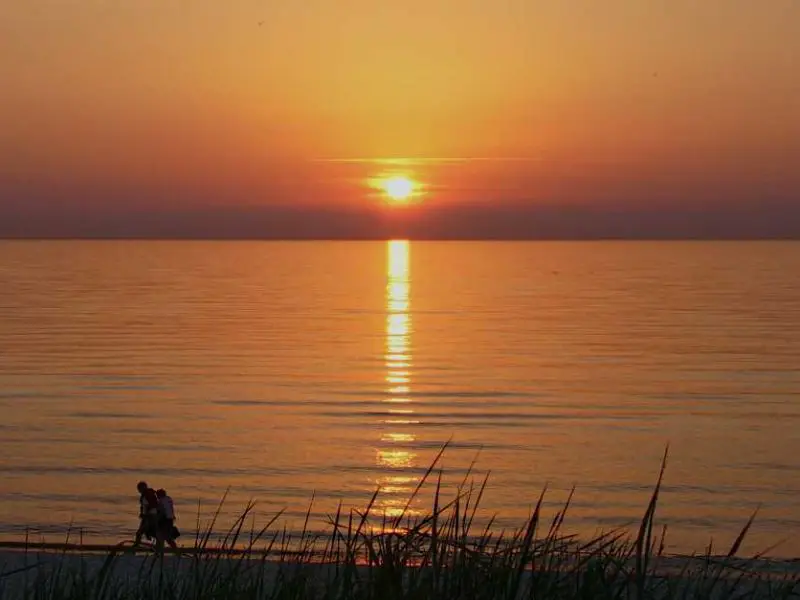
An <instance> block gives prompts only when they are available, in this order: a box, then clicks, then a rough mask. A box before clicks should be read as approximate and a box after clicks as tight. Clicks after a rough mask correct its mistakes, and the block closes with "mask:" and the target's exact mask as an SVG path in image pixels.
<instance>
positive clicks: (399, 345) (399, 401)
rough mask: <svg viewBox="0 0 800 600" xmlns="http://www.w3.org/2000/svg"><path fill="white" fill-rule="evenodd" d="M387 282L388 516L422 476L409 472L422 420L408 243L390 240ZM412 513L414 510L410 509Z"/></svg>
mask: <svg viewBox="0 0 800 600" xmlns="http://www.w3.org/2000/svg"><path fill="white" fill-rule="evenodd" d="M386 251H387V280H388V281H387V284H386V354H385V365H386V377H385V380H386V393H385V396H384V398H383V402H384V404H385V405H386V416H385V418H384V419H383V425H384V427H385V430H384V433H383V434H382V436H381V440H380V446H379V447H378V449H377V464H378V466H379V467H380V468H382V469H386V470H387V471H388V472H387V473H386V474H385V475H383V476H382V477H381V478H380V479H379V481H378V484H379V485H380V487H381V495H380V496H379V508H380V510H381V511H382V512H385V514H386V515H387V516H388V517H396V516H399V515H400V514H402V513H403V509H404V508H405V505H406V503H407V501H408V498H409V496H410V495H411V494H412V492H413V490H414V486H415V485H416V483H417V481H418V478H417V477H415V476H413V475H411V474H409V473H408V472H407V471H408V470H409V469H413V468H414V467H415V466H416V458H417V454H416V452H414V451H413V450H412V449H411V447H412V444H413V443H414V442H415V441H416V434H415V433H414V431H413V430H412V429H411V427H412V426H413V425H415V424H417V423H418V422H419V421H417V420H415V419H414V418H413V415H414V407H413V403H412V401H411V397H410V394H411V373H412V361H411V343H410V342H411V339H410V338H411V302H410V287H411V284H410V282H411V276H410V275H411V273H410V267H409V254H410V253H409V242H408V241H406V240H392V241H390V242H387V246H386ZM406 514H407V515H408V516H412V515H413V514H414V512H413V510H412V509H409V510H408V511H406Z"/></svg>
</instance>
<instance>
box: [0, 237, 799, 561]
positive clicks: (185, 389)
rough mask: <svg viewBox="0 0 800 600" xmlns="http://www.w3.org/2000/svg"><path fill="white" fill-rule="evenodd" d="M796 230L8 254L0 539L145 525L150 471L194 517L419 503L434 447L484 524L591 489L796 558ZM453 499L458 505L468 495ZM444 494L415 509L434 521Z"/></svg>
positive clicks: (577, 518)
mask: <svg viewBox="0 0 800 600" xmlns="http://www.w3.org/2000/svg"><path fill="white" fill-rule="evenodd" d="M799 281H800V243H744V244H737V243H666V244H664V243H581V244H579V243H513V244H512V243H509V244H499V243H416V242H412V243H411V244H405V243H402V242H401V243H397V242H394V243H388V244H387V243H179V242H174V243H161V242H158V243H156V242H21V243H15V242H0V410H2V414H3V419H2V421H0V539H21V538H22V536H23V535H24V533H23V532H24V530H25V528H26V526H27V527H31V528H36V529H37V530H38V531H40V532H43V534H44V535H45V536H46V537H47V538H48V539H53V538H56V537H60V536H61V535H62V532H63V531H64V530H65V529H66V527H67V526H68V525H69V524H70V523H73V525H74V526H75V527H80V528H83V530H84V531H85V535H87V536H90V537H92V538H94V539H95V540H97V541H99V540H114V541H117V540H121V539H125V538H129V537H130V535H131V532H132V530H133V529H135V527H136V514H135V511H136V493H135V490H134V486H135V484H136V481H137V480H138V479H140V478H146V479H147V480H148V482H150V483H151V484H153V485H155V486H159V487H166V488H167V489H168V490H169V491H170V493H171V494H172V496H173V497H174V499H175V501H176V503H178V508H179V512H180V514H181V515H182V516H183V520H182V526H183V528H184V529H185V530H186V531H187V532H190V531H192V530H193V529H194V523H195V515H196V512H197V503H198V500H199V501H200V502H201V505H200V510H201V511H202V512H203V514H204V515H205V514H207V513H210V512H211V510H212V509H213V506H214V504H215V502H216V501H217V500H219V498H220V497H221V496H222V494H223V493H224V492H225V490H226V488H227V487H228V486H230V488H231V491H230V496H229V498H230V503H231V505H230V506H231V510H233V509H234V508H241V507H242V506H243V504H244V503H245V502H246V501H247V500H249V499H251V498H255V499H257V500H258V501H259V510H260V514H261V515H262V517H261V518H266V516H267V515H270V514H272V513H274V512H275V511H277V510H279V509H281V508H288V512H287V517H286V519H287V523H288V525H289V526H290V527H296V528H300V527H301V526H302V521H303V515H304V513H305V510H306V509H307V507H308V503H309V501H310V500H311V496H312V492H313V493H315V495H316V498H315V501H314V505H313V512H314V515H315V523H316V524H318V525H319V524H320V523H321V522H322V518H323V516H324V515H325V514H327V513H329V512H333V511H334V510H335V506H336V504H337V503H338V502H339V501H340V500H341V501H343V502H344V504H345V506H356V507H361V506H363V505H364V504H365V503H366V501H367V499H368V498H369V496H370V495H371V493H372V492H373V490H374V489H375V488H376V486H378V485H380V486H382V488H383V490H384V492H383V493H382V495H381V496H380V497H379V505H380V509H381V510H386V511H388V512H390V513H391V512H392V511H396V510H397V509H398V506H401V505H402V504H404V503H405V500H406V498H407V497H408V494H409V492H410V490H411V489H412V488H413V487H414V486H415V485H416V482H417V481H418V479H419V477H420V475H421V474H422V473H423V472H424V470H425V467H426V466H427V464H428V463H429V461H430V460H431V459H432V457H433V456H434V455H435V453H436V451H437V449H438V447H439V446H440V445H441V444H442V443H443V442H445V441H446V440H448V439H450V438H452V440H453V442H452V446H451V449H450V450H449V451H448V452H447V453H446V454H445V458H444V466H445V469H446V472H447V473H449V479H448V481H451V482H452V481H457V480H460V479H461V478H462V477H463V476H464V472H465V468H466V467H467V466H468V465H469V463H470V462H472V460H473V459H474V458H475V457H476V455H477V456H478V459H477V460H478V462H477V469H476V472H477V474H478V475H482V474H483V473H485V472H486V471H487V470H491V478H490V488H489V491H488V492H487V494H486V496H485V498H484V508H485V509H486V512H485V516H487V517H488V516H490V515H491V514H492V513H495V512H496V513H498V515H499V517H500V518H499V523H500V524H501V525H504V526H515V525H518V524H520V523H521V522H522V520H523V519H524V517H525V516H526V514H527V513H528V511H529V510H530V508H531V506H532V505H533V504H534V503H535V501H536V498H537V496H538V494H539V493H540V491H541V490H542V488H543V486H545V484H547V485H548V486H549V490H550V492H549V495H548V498H549V499H550V503H549V504H548V506H549V507H550V508H549V510H553V509H554V507H555V506H556V505H557V503H558V502H561V501H563V500H564V499H565V497H566V495H567V493H568V491H569V489H570V488H571V487H572V486H573V485H576V486H577V490H576V495H575V500H574V503H573V506H572V509H571V510H572V513H571V517H569V518H568V519H567V524H568V526H569V528H570V529H571V530H573V531H577V532H580V533H587V534H588V533H593V532H595V531H596V530H597V529H598V528H610V527H612V526H617V525H622V524H626V523H629V522H631V521H633V520H635V519H637V518H639V517H640V515H641V514H642V512H643V511H644V509H645V507H646V503H647V499H648V496H649V493H650V490H651V487H652V485H653V483H654V481H655V479H656V476H657V474H658V466H659V461H660V458H661V455H662V453H663V451H664V447H665V445H666V444H667V443H668V442H669V443H670V444H671V448H670V461H669V465H668V468H667V472H666V480H665V483H666V486H665V492H664V494H663V499H662V505H661V512H660V516H661V519H662V522H666V523H667V524H668V525H669V528H670V534H669V536H670V538H671V542H672V545H671V549H672V550H675V551H680V550H686V549H698V550H701V549H702V548H703V546H705V545H706V544H707V543H708V541H709V539H710V538H711V537H712V536H713V537H714V540H715V544H717V543H718V544H720V545H729V544H730V543H731V542H732V540H733V539H734V538H735V536H736V533H737V532H738V528H740V527H741V526H742V525H743V524H744V522H745V521H746V519H747V517H748V516H749V513H750V512H751V511H752V510H753V509H754V508H755V507H756V506H757V505H758V504H761V505H762V508H761V512H760V517H759V519H758V520H757V522H756V524H757V525H756V528H755V531H754V534H753V536H752V537H751V538H750V539H751V544H750V545H749V546H748V547H747V548H746V550H753V551H755V550H762V549H764V548H765V547H766V546H768V545H770V544H771V543H773V542H776V541H779V540H781V539H783V538H784V537H790V538H791V539H790V540H789V541H788V542H787V543H786V544H784V545H783V546H781V547H780V548H779V549H778V550H777V551H776V552H774V553H773V554H782V555H800V512H799V508H800V507H799V506H798V498H800V396H799V395H798V392H800V372H799V371H798V364H800V363H799V362H798V361H799V360H800V284H799V283H798V282H799ZM448 493H449V492H448ZM428 497H429V496H428V494H427V492H426V494H425V495H424V497H423V498H422V499H421V501H420V502H419V503H417V504H415V505H414V507H413V508H414V509H415V510H423V509H424V508H425V505H426V501H427V499H428Z"/></svg>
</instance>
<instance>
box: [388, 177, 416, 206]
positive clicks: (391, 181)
mask: <svg viewBox="0 0 800 600" xmlns="http://www.w3.org/2000/svg"><path fill="white" fill-rule="evenodd" d="M382 187H383V191H384V192H386V195H387V196H388V197H389V198H390V199H391V200H393V201H394V202H407V201H408V200H409V199H410V198H411V196H412V195H413V194H414V182H413V181H411V180H410V179H409V178H408V177H402V176H395V177H389V178H388V179H385V180H383V182H382Z"/></svg>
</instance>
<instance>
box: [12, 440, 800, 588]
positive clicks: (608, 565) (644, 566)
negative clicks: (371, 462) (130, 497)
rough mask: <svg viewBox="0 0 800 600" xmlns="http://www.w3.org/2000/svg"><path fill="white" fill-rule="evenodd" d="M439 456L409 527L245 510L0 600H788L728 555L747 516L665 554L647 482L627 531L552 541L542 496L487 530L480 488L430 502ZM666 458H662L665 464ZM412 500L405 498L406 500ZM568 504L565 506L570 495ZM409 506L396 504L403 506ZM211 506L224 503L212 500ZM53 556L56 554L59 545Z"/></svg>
mask: <svg viewBox="0 0 800 600" xmlns="http://www.w3.org/2000/svg"><path fill="white" fill-rule="evenodd" d="M440 457H441V452H440V454H439V455H438V456H437V458H436V460H435V461H434V462H433V464H432V466H431V467H430V469H429V470H428V473H427V474H426V476H425V477H424V478H423V480H422V481H421V482H420V484H419V487H418V488H417V492H419V490H420V489H421V488H422V485H423V483H424V482H425V481H426V480H428V481H429V482H430V483H431V484H435V485H436V492H435V494H434V499H433V506H432V507H431V508H430V510H429V512H428V514H427V515H426V516H423V517H418V518H415V519H411V518H409V517H407V516H406V514H400V515H399V516H398V517H395V518H391V519H390V518H387V517H385V516H381V517H377V516H376V515H375V514H374V511H373V507H374V505H375V500H376V498H377V495H378V492H376V494H375V495H374V496H373V497H372V499H371V501H370V502H369V503H368V505H367V507H366V508H365V509H364V511H363V512H360V511H351V512H349V513H344V512H343V511H342V510H341V509H340V510H339V511H338V512H337V514H335V515H331V517H330V519H329V523H328V527H327V533H326V534H325V535H320V534H312V533H310V532H309V530H308V529H307V527H308V518H307V519H306V524H305V527H304V531H303V532H302V533H301V534H299V535H296V536H291V535H290V534H289V533H287V532H286V531H285V530H282V529H280V528H279V527H277V526H276V524H277V521H278V518H279V517H280V515H277V516H276V517H275V518H273V519H272V520H271V521H270V523H268V525H267V526H266V527H264V528H263V529H261V530H260V531H253V530H248V529H247V528H246V525H245V524H246V523H247V522H248V521H249V517H250V516H251V515H252V511H253V506H252V505H250V506H247V507H246V508H245V509H244V510H243V511H242V513H241V515H240V516H239V518H238V519H237V520H236V522H235V523H234V525H233V526H232V527H231V528H230V529H229V530H228V531H227V532H226V534H225V535H224V536H222V541H221V542H219V543H215V544H214V546H213V547H212V545H211V540H213V539H215V536H214V529H215V527H216V522H217V516H218V515H219V509H218V512H217V516H215V518H214V519H212V521H211V523H210V524H209V525H208V526H207V527H205V528H203V530H202V531H201V532H200V533H198V535H197V537H196V539H195V542H194V546H193V547H192V548H191V549H187V550H183V551H182V552H181V553H180V554H170V553H167V554H166V555H164V556H158V555H155V554H153V553H145V554H144V555H142V554H141V553H133V552H132V550H131V549H130V547H129V546H126V545H123V544H121V545H120V546H118V547H114V548H111V549H109V550H107V552H106V554H104V555H94V556H88V555H80V554H76V553H75V552H74V551H73V550H69V551H67V550H64V551H62V552H61V553H58V554H46V555H45V554H43V555H36V554H32V553H28V554H24V553H22V552H16V553H6V557H9V556H11V555H12V554H13V555H14V560H12V561H9V560H6V562H7V563H10V564H7V565H6V566H3V565H2V560H3V559H2V558H0V597H1V598H30V599H36V600H39V599H41V600H45V599H51V600H73V599H75V600H77V599H98V600H99V599H109V600H111V599H140V598H141V599H152V600H190V599H191V600H207V599H208V600H211V599H228V598H230V599H234V598H235V599H249V598H274V599H290V598H291V599H331V600H333V599H336V600H368V599H369V600H372V599H374V600H395V599H396V600H401V599H403V600H405V599H428V598H430V599H442V600H449V599H476V600H477V599H487V600H488V599H495V598H497V599H509V600H512V599H513V600H516V599H521V598H536V599H549V598H553V599H565V600H566V599H576V600H577V599H594V598H598V599H603V598H606V599H646V598H653V599H667V598H709V599H711V598H715V599H733V598H776V599H777V598H798V597H800V573H798V572H795V570H794V569H792V568H791V566H792V565H791V563H790V562H770V561H766V560H764V559H763V558H762V557H761V556H755V557H751V558H749V559H744V558H741V557H740V556H738V551H739V548H740V547H741V544H742V541H743V539H744V537H745V535H746V534H747V532H748V530H749V528H750V526H751V524H752V522H753V518H752V517H751V519H750V520H749V521H748V522H747V523H746V524H745V526H744V528H743V529H742V531H741V532H740V534H739V536H738V537H737V539H736V541H735V542H734V544H733V545H732V547H731V548H729V549H727V551H726V552H724V553H723V554H715V553H712V549H711V548H709V549H708V550H707V552H706V553H705V554H703V555H699V556H693V557H671V556H667V555H665V553H664V536H665V533H666V530H665V529H662V530H660V531H656V530H655V527H654V523H655V513H656V506H657V502H658V497H659V490H660V487H661V475H663V472H664V465H665V463H666V460H665V461H664V463H662V467H661V475H660V476H659V478H658V482H657V483H656V486H655V488H654V491H653V494H652V496H651V499H650V502H649V504H648V506H647V507H646V509H645V511H644V516H643V517H642V520H641V523H640V525H639V527H638V531H635V532H633V533H628V532H624V531H611V532H608V533H605V534H603V535H599V536H597V537H595V538H594V539H588V540H579V539H577V538H575V537H573V536H570V535H567V534H565V533H563V525H564V520H565V517H566V514H567V510H568V508H569V504H570V500H569V499H568V500H567V501H566V503H565V504H564V506H563V508H562V509H561V510H560V511H558V512H557V514H556V515H555V517H554V518H553V519H552V520H548V521H547V522H545V521H544V520H543V518H542V516H541V507H542V500H543V498H544V493H542V496H541V497H540V498H539V501H538V503H537V505H536V508H535V509H534V510H533V511H532V514H531V515H530V517H529V519H528V520H527V521H526V522H525V523H523V524H522V525H521V527H520V528H519V529H517V530H515V531H511V532H508V531H506V532H497V531H495V529H494V528H493V527H492V526H491V523H490V524H489V525H488V526H486V527H482V528H480V529H479V530H476V529H477V528H476V527H475V526H474V525H473V523H474V522H475V515H476V512H477V510H478V507H479V505H480V502H481V497H482V496H483V493H484V490H485V488H486V483H487V482H486V480H483V482H482V483H481V484H480V485H476V484H474V483H473V484H467V478H465V480H464V482H462V484H461V485H460V486H458V489H457V493H456V494H455V495H454V497H453V498H452V499H450V500H444V499H443V498H444V493H443V491H442V489H441V481H442V479H441V477H442V476H441V472H437V464H438V461H439V458H440ZM665 459H666V455H665ZM415 495H416V493H415ZM570 497H571V496H570ZM412 500H413V497H412V498H410V499H409V501H408V505H407V509H408V506H410V505H411V502H412ZM223 501H224V500H223ZM65 547H66V546H65Z"/></svg>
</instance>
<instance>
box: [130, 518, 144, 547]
mask: <svg viewBox="0 0 800 600" xmlns="http://www.w3.org/2000/svg"><path fill="white" fill-rule="evenodd" d="M145 525H146V523H145V518H144V517H141V518H139V529H137V530H136V536H135V537H134V538H133V545H134V546H138V545H139V544H141V543H142V536H143V535H144V530H145Z"/></svg>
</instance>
